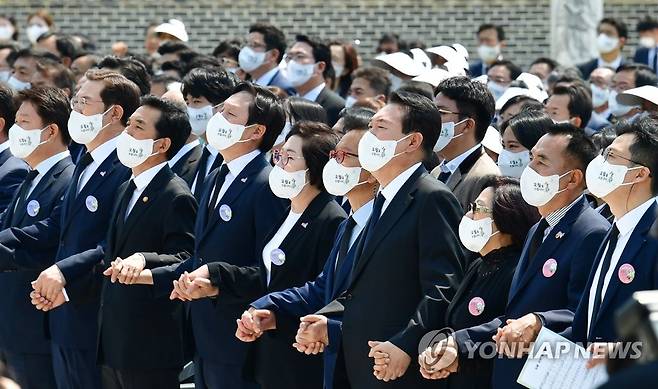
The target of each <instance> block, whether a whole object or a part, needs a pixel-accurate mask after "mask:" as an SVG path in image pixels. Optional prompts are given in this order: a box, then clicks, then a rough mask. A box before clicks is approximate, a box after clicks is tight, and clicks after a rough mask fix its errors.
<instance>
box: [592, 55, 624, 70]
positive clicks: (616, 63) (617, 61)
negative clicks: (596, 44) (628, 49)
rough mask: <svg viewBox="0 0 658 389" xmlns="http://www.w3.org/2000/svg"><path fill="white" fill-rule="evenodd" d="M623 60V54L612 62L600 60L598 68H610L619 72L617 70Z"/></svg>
mask: <svg viewBox="0 0 658 389" xmlns="http://www.w3.org/2000/svg"><path fill="white" fill-rule="evenodd" d="M623 58H624V57H623V56H622V55H621V54H619V56H618V57H617V58H615V59H614V60H613V61H612V62H605V61H604V60H603V58H599V59H598V61H597V62H598V65H597V67H599V68H602V67H608V68H612V69H613V70H617V68H618V67H620V66H621V61H622V59H623Z"/></svg>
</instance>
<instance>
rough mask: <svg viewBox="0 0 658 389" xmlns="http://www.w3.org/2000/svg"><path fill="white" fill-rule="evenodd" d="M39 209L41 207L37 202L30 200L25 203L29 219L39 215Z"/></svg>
mask: <svg viewBox="0 0 658 389" xmlns="http://www.w3.org/2000/svg"><path fill="white" fill-rule="evenodd" d="M39 209H41V205H40V204H39V202H38V201H36V200H31V201H30V202H29V203H27V214H28V215H30V216H31V217H35V216H36V215H37V214H39Z"/></svg>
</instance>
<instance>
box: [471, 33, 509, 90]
mask: <svg viewBox="0 0 658 389" xmlns="http://www.w3.org/2000/svg"><path fill="white" fill-rule="evenodd" d="M477 39H478V44H479V46H478V50H477V51H478V55H479V56H480V60H479V61H475V62H473V63H472V64H471V65H470V66H469V75H470V76H471V77H473V78H475V77H479V76H482V75H485V74H487V73H488V72H489V67H490V66H491V64H492V63H494V62H496V61H500V60H502V59H503V56H502V54H501V50H502V49H503V48H504V47H505V46H507V42H506V41H505V30H503V27H501V26H496V25H495V24H489V23H485V24H482V25H480V27H478V31H477Z"/></svg>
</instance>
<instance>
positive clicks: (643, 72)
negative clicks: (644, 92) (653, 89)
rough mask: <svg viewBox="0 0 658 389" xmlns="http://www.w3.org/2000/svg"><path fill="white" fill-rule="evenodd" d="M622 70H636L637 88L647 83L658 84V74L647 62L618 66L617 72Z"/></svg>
mask: <svg viewBox="0 0 658 389" xmlns="http://www.w3.org/2000/svg"><path fill="white" fill-rule="evenodd" d="M620 72H634V73H635V87H636V88H639V87H641V86H645V85H651V86H658V76H657V75H656V73H655V72H654V71H653V69H651V68H650V67H648V66H647V65H645V64H639V63H626V64H623V65H621V66H619V67H618V68H617V73H620Z"/></svg>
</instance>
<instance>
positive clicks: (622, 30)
mask: <svg viewBox="0 0 658 389" xmlns="http://www.w3.org/2000/svg"><path fill="white" fill-rule="evenodd" d="M604 23H605V24H609V25H611V26H613V27H614V28H615V30H617V35H619V37H620V38H628V27H626V23H624V22H623V21H622V20H621V19H616V18H603V19H601V21H600V22H599V27H600V26H601V25H602V24H604Z"/></svg>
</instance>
